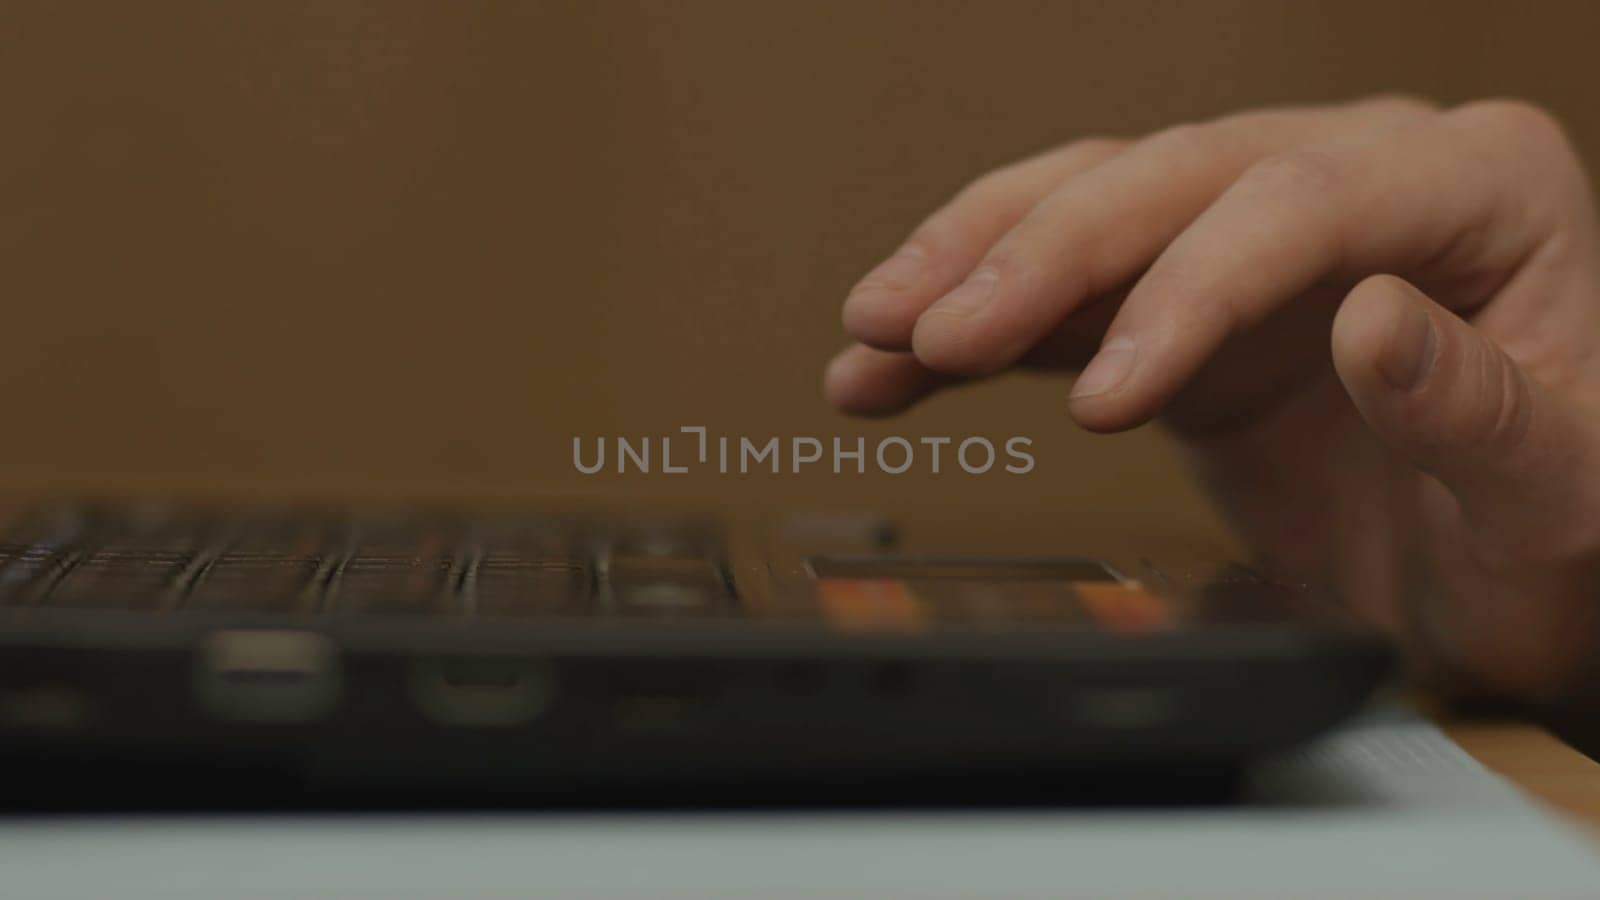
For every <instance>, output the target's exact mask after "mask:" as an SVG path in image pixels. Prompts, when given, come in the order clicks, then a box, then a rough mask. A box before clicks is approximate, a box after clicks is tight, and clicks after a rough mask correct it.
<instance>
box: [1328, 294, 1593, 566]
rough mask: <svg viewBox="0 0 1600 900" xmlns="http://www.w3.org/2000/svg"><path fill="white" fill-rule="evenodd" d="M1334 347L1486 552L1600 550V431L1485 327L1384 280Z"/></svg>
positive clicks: (1349, 307)
mask: <svg viewBox="0 0 1600 900" xmlns="http://www.w3.org/2000/svg"><path fill="white" fill-rule="evenodd" d="M1332 344H1333V359H1334V365H1335V367H1336V369H1337V371H1338V374H1339V378H1340V380H1341V381H1342V382H1343V383H1344V386H1345V390H1346V391H1347V392H1348V393H1349V395H1350V398H1351V400H1352V401H1354V403H1355V405H1356V408H1357V409H1358V410H1360V412H1361V415H1362V417H1363V418H1365V419H1366V421H1367V423H1368V424H1369V425H1371V427H1372V429H1373V430H1374V431H1375V432H1376V433H1377V434H1378V436H1379V437H1380V438H1382V439H1383V440H1384V442H1385V443H1387V444H1389V445H1390V446H1391V447H1393V448H1395V449H1396V450H1398V451H1399V452H1400V453H1401V454H1402V455H1403V456H1405V457H1406V458H1407V459H1409V460H1410V461H1411V462H1412V463H1413V464H1415V465H1416V466H1417V467H1418V468H1420V469H1422V470H1423V471H1426V472H1428V473H1429V474H1431V475H1433V476H1434V477H1435V478H1437V479H1438V480H1439V481H1440V482H1441V483H1443V484H1444V486H1445V487H1446V488H1448V489H1449V490H1450V492H1451V493H1452V494H1453V495H1454V496H1455V498H1456V500H1457V501H1458V502H1459V504H1460V508H1461V511H1462V513H1463V514H1464V516H1465V517H1466V519H1467V520H1468V521H1469V522H1471V523H1472V526H1473V531H1474V543H1475V544H1476V545H1477V549H1478V550H1479V551H1481V552H1482V553H1483V554H1485V555H1487V556H1489V557H1493V558H1497V559H1504V560H1513V559H1515V560H1534V559H1538V558H1541V557H1549V558H1552V559H1558V558H1571V557H1572V556H1573V555H1574V554H1576V553H1578V552H1579V551H1580V549H1587V548H1593V547H1600V524H1597V523H1596V522H1595V521H1594V515H1593V510H1594V509H1596V508H1600V438H1597V436H1596V434H1595V429H1594V428H1593V427H1591V426H1589V425H1587V424H1586V422H1587V419H1586V418H1583V417H1581V416H1580V415H1579V414H1578V413H1577V411H1576V410H1574V409H1572V408H1570V407H1569V406H1568V405H1567V404H1566V402H1565V401H1563V400H1561V399H1559V398H1557V397H1556V396H1555V395H1552V394H1549V393H1547V392H1546V391H1545V390H1544V389H1543V388H1542V387H1541V386H1540V385H1539V384H1538V383H1537V382H1536V381H1535V380H1534V379H1533V378H1532V377H1530V376H1529V375H1528V374H1527V373H1526V372H1525V371H1524V370H1523V369H1522V367H1521V366H1519V365H1518V364H1517V363H1516V362H1515V361H1514V360H1513V359H1512V358H1511V357H1510V356H1508V355H1507V354H1506V353H1505V352H1504V351H1503V350H1502V349H1501V348H1500V347H1499V346H1497V345H1496V344H1494V343H1493V342H1492V341H1490V340H1489V338H1487V337H1486V336H1485V335H1483V334H1482V333H1481V332H1480V331H1478V330H1477V329H1475V328H1473V327H1472V326H1471V325H1469V324H1467V323H1466V322H1464V321H1462V320H1461V319H1460V318H1458V317H1457V316H1456V315H1454V314H1453V313H1451V312H1450V311H1449V310H1447V309H1445V308H1444V307H1442V306H1440V305H1439V304H1437V303H1435V302H1434V301H1432V300H1430V299H1429V298H1428V297H1426V296H1425V295H1423V294H1422V292H1421V291H1419V290H1417V289H1416V288H1415V287H1412V286H1411V285H1410V284H1408V283H1406V282H1405V281H1402V280H1401V279H1398V278H1393V277H1389V276H1378V277H1374V278H1369V279H1367V280H1366V281H1363V282H1362V283H1361V284H1360V285H1358V286H1357V287H1356V289H1355V290H1354V291H1352V292H1351V293H1350V295H1349V297H1348V298H1347V299H1346V300H1345V302H1344V304H1343V305H1342V306H1341V307H1340V309H1339V313H1338V316H1337V317H1336V318H1335V319H1334V327H1333V340H1332Z"/></svg>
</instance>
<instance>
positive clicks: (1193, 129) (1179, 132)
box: [1146, 122, 1222, 157]
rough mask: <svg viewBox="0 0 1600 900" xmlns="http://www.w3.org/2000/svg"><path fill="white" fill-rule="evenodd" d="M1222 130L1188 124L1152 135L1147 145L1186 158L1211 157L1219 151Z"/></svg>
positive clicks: (1209, 126)
mask: <svg viewBox="0 0 1600 900" xmlns="http://www.w3.org/2000/svg"><path fill="white" fill-rule="evenodd" d="M1221 133H1222V128H1221V127H1220V126H1216V125H1203V124H1198V123H1193V122H1187V123H1184V124H1182V125H1173V126H1172V127H1170V128H1166V129H1163V130H1161V131H1158V132H1156V133H1155V134H1152V135H1151V136H1150V137H1149V138H1148V139H1147V140H1146V143H1147V144H1148V145H1150V146H1153V147H1159V148H1161V149H1162V150H1164V151H1167V152H1171V153H1178V154H1184V155H1186V156H1190V157H1194V156H1209V155H1211V154H1214V153H1216V152H1217V150H1218V149H1219V145H1220V143H1221V140H1222V138H1221Z"/></svg>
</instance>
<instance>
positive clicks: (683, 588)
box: [607, 557, 733, 619]
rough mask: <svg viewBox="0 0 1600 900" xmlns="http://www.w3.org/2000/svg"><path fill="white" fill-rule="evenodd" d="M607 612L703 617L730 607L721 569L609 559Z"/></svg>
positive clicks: (696, 563)
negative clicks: (609, 605)
mask: <svg viewBox="0 0 1600 900" xmlns="http://www.w3.org/2000/svg"><path fill="white" fill-rule="evenodd" d="M607 582H608V585H609V587H610V598H611V609H612V611H613V612H614V613H616V614H618V615H622V616H638V617H646V618H661V619H674V618H706V617H714V616H720V615H727V614H728V613H729V612H730V611H731V608H732V606H733V596H732V594H730V593H729V591H728V584H727V580H726V579H725V578H724V577H723V573H722V570H721V569H720V568H719V567H718V566H717V565H716V564H715V563H713V562H711V561H710V560H704V559H682V560H680V559H637V558H626V557H625V558H618V559H613V560H611V566H610V570H609V572H608V578H607Z"/></svg>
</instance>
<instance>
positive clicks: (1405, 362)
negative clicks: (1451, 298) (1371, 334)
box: [1378, 301, 1439, 391]
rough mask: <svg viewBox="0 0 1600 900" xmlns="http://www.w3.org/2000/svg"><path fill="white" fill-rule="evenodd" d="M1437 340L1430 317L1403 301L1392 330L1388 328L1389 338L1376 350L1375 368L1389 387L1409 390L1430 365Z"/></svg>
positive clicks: (1419, 307)
mask: <svg viewBox="0 0 1600 900" xmlns="http://www.w3.org/2000/svg"><path fill="white" fill-rule="evenodd" d="M1438 343H1439V337H1438V334H1437V333H1436V332H1435V331H1434V328H1433V319H1432V318H1431V317H1429V315H1428V314H1427V312H1425V311H1424V310H1423V309H1422V307H1421V306H1418V305H1417V304H1416V303H1414V302H1411V301H1405V304H1404V309H1403V310H1402V311H1401V313H1400V315H1399V317H1398V318H1397V319H1396V321H1395V323H1394V330H1392V331H1390V332H1389V340H1388V341H1387V342H1385V343H1384V345H1383V350H1382V352H1380V353H1379V354H1378V372H1379V373H1380V374H1382V375H1383V380H1384V381H1387V382H1389V385H1390V387H1393V388H1395V389H1397V390H1402V391H1409V390H1411V389H1413V388H1415V387H1416V386H1417V385H1419V384H1421V383H1422V382H1423V381H1424V380H1425V379H1426V378H1427V377H1428V372H1429V371H1431V370H1432V369H1433V359H1434V356H1436V355H1437V353H1438V349H1437V348H1438Z"/></svg>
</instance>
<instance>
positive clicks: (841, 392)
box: [823, 344, 955, 416]
mask: <svg viewBox="0 0 1600 900" xmlns="http://www.w3.org/2000/svg"><path fill="white" fill-rule="evenodd" d="M953 380H955V379H952V378H951V377H950V376H948V375H941V374H939V373H937V372H934V371H932V370H930V369H929V368H928V367H926V366H924V365H922V364H921V363H919V362H917V359H916V357H914V356H912V355H911V354H909V353H895V352H893V351H887V350H878V349H876V348H873V347H867V346H863V345H861V344H857V345H855V346H853V347H850V348H849V349H847V350H845V351H843V352H841V353H840V354H839V355H837V356H835V357H834V358H833V361H832V362H830V363H828V368H827V371H826V372H825V373H824V374H823V393H824V394H825V395H826V396H827V398H828V402H829V403H831V404H832V405H833V406H834V408H835V409H838V410H839V411H840V412H844V413H848V414H850V415H856V416H886V415H891V414H893V413H897V412H900V411H901V410H903V409H905V408H906V407H907V406H910V405H911V404H912V403H914V402H916V401H917V400H919V399H921V398H922V397H924V396H926V395H927V394H930V393H932V392H933V391H935V390H938V389H939V388H940V387H943V386H944V385H946V384H949V383H950V382H952V381H953Z"/></svg>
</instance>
